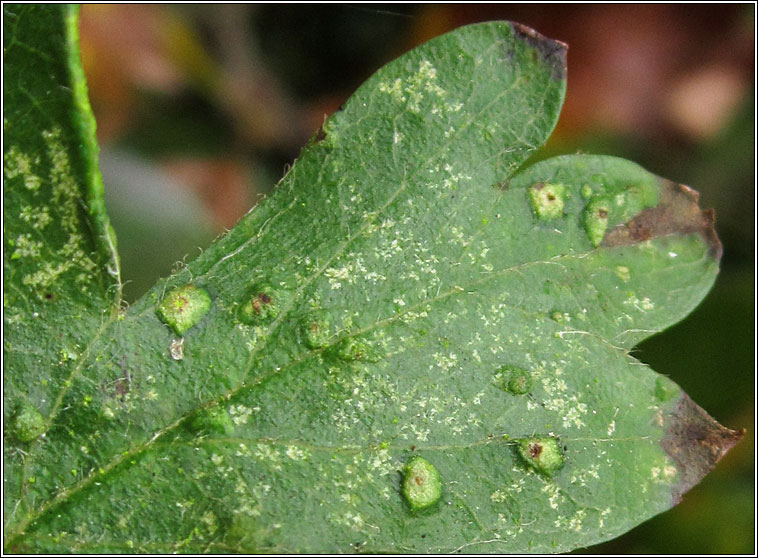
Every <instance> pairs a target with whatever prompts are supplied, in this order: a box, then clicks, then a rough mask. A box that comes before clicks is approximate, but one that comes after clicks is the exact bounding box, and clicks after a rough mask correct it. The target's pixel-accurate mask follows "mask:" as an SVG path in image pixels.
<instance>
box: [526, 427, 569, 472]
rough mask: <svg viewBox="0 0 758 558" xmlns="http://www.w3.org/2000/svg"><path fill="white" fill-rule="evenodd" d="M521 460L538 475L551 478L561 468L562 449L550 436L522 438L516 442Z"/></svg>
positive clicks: (563, 459) (562, 462) (562, 461)
mask: <svg viewBox="0 0 758 558" xmlns="http://www.w3.org/2000/svg"><path fill="white" fill-rule="evenodd" d="M518 452H519V454H520V455H521V457H522V459H523V460H524V461H525V462H526V463H527V465H529V466H530V467H532V468H533V469H534V470H535V471H537V472H538V473H541V474H543V475H545V476H547V477H550V476H553V474H555V473H556V472H557V471H558V470H560V469H561V468H562V467H563V464H564V461H565V458H564V456H563V448H561V445H560V443H559V442H558V440H557V439H556V438H553V437H552V436H545V437H537V436H533V437H531V438H523V439H521V440H519V442H518Z"/></svg>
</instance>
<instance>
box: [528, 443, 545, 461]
mask: <svg viewBox="0 0 758 558" xmlns="http://www.w3.org/2000/svg"><path fill="white" fill-rule="evenodd" d="M541 453H542V446H541V445H540V444H530V445H529V455H531V456H532V459H537V458H538V457H539V456H540V454H541Z"/></svg>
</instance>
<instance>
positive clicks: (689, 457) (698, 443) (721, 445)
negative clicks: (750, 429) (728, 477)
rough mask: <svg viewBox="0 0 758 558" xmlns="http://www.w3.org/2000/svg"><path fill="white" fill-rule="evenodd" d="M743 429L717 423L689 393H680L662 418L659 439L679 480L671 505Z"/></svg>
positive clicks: (716, 460) (706, 472)
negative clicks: (670, 412)
mask: <svg viewBox="0 0 758 558" xmlns="http://www.w3.org/2000/svg"><path fill="white" fill-rule="evenodd" d="M744 433H745V430H744V429H743V430H742V431H736V430H730V429H729V428H726V427H724V426H721V425H720V424H719V423H718V422H716V421H715V420H714V419H713V418H712V417H711V416H710V415H708V413H706V412H705V411H704V410H703V409H702V408H701V407H700V406H699V405H698V404H697V403H695V402H694V401H692V399H690V398H689V396H687V395H686V394H684V395H683V396H682V398H681V399H680V400H679V402H678V403H677V405H676V407H675V408H674V411H673V413H672V414H671V416H670V417H668V418H667V420H666V435H665V436H664V438H663V440H661V446H662V447H663V449H664V451H665V452H666V453H667V454H668V455H669V457H671V458H672V459H673V460H674V462H675V463H676V468H677V470H678V471H679V481H678V482H677V484H676V485H675V486H674V487H673V489H672V494H671V496H672V499H673V503H674V505H676V504H678V503H679V502H680V501H681V499H682V495H683V494H684V493H685V492H687V491H688V490H689V489H690V488H692V487H693V486H695V485H696V484H697V483H699V482H700V480H701V479H702V478H703V477H704V476H705V475H707V474H708V473H709V472H710V471H711V470H712V469H713V467H715V465H716V463H717V462H718V461H719V460H720V459H721V458H722V457H724V455H726V453H727V452H728V451H729V450H730V449H732V447H733V446H734V445H735V444H736V443H737V442H739V441H740V439H741V438H742V436H743V434H744Z"/></svg>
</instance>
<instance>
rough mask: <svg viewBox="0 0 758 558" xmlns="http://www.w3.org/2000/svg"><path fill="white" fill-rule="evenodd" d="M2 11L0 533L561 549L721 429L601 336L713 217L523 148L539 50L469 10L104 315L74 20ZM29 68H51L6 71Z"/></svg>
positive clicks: (286, 544)
mask: <svg viewBox="0 0 758 558" xmlns="http://www.w3.org/2000/svg"><path fill="white" fill-rule="evenodd" d="M4 9H5V10H6V12H5V14H6V17H5V21H6V41H10V43H6V65H7V66H6V68H8V71H10V70H11V69H14V68H18V70H17V72H18V73H17V74H15V76H16V77H14V79H13V80H12V81H11V83H12V84H22V85H23V89H22V87H21V85H19V86H18V87H16V88H15V89H13V87H14V86H13V85H7V84H8V81H9V80H8V76H9V74H8V73H6V91H14V92H15V93H14V96H13V97H8V96H6V102H7V104H8V105H10V106H9V108H7V109H6V110H10V111H13V112H8V113H7V114H10V115H11V117H8V116H6V134H7V135H6V154H5V156H6V167H5V172H6V179H7V180H8V186H7V188H8V189H7V192H8V193H7V196H8V198H11V197H12V199H13V200H16V199H18V200H20V201H18V202H16V201H14V202H13V204H12V205H6V222H7V225H6V226H7V227H9V228H7V229H6V231H8V230H12V234H8V233H7V232H6V259H5V266H6V267H5V269H6V278H7V279H8V280H9V287H8V290H7V291H6V292H8V291H10V293H11V295H12V296H13V297H15V298H12V299H10V300H8V299H6V304H7V305H6V313H7V314H8V315H9V316H10V317H12V316H16V318H13V320H14V321H10V322H9V321H8V318H6V341H5V346H4V349H5V353H6V360H5V362H6V365H5V373H6V380H5V382H6V383H5V406H6V409H10V408H12V407H13V406H14V405H15V406H17V407H18V408H20V409H22V411H21V412H17V414H16V415H6V416H5V420H6V425H9V424H12V423H13V421H14V420H16V419H17V418H18V417H23V420H22V421H21V422H20V423H19V424H20V425H21V426H19V427H15V428H13V429H11V428H8V426H6V431H5V437H4V441H5V456H6V457H5V465H6V473H5V479H6V480H5V483H6V484H5V489H6V490H5V503H4V504H5V510H6V523H5V533H6V535H5V548H6V550H8V551H11V552H35V553H51V552H83V553H119V552H125V553H132V552H140V553H144V552H147V553H159V552H178V553H195V552H209V553H228V552H240V553H251V552H280V553H282V552H293V553H294V552H306V553H352V552H368V553H380V552H409V553H422V552H453V551H462V552H512V553H519V552H561V551H567V550H570V549H573V548H576V547H580V546H587V545H590V544H594V543H597V542H600V541H603V540H606V539H608V538H612V537H615V536H617V535H619V534H621V533H623V532H625V531H627V530H629V529H630V528H631V527H633V526H635V525H637V524H638V523H640V522H641V521H644V520H645V519H647V518H649V517H651V516H653V515H655V514H657V513H660V512H662V511H664V510H666V509H668V508H670V507H671V506H673V505H674V504H675V503H676V502H677V501H678V500H679V499H680V498H681V495H682V494H683V493H684V492H685V491H686V490H687V489H689V488H690V487H691V486H692V485H694V484H695V483H697V482H698V481H699V479H700V478H702V476H703V475H705V474H706V473H707V472H708V471H709V470H710V469H711V468H712V467H713V466H714V464H715V462H716V461H717V460H718V459H719V458H720V457H721V456H722V455H723V454H724V453H725V452H726V451H727V450H728V449H729V448H730V447H731V446H732V445H733V444H734V443H735V442H736V441H737V440H738V439H739V437H740V434H739V433H737V432H733V431H731V430H728V429H726V428H723V427H722V426H720V425H719V424H718V423H716V422H715V421H714V420H713V419H711V418H710V417H709V416H708V415H707V414H706V413H705V412H704V411H703V410H702V409H700V408H699V407H698V406H697V405H696V404H695V403H694V402H692V401H691V400H690V399H689V398H688V397H687V396H686V395H685V394H684V393H683V392H682V391H681V389H680V388H679V387H678V386H677V385H676V384H674V383H673V382H671V381H670V380H668V379H667V378H666V377H665V376H662V375H660V374H657V373H656V372H654V371H653V370H651V369H650V368H649V367H647V366H645V365H644V364H643V363H641V362H639V361H637V360H636V359H635V358H634V357H633V356H632V355H631V354H630V351H631V349H632V348H633V346H634V345H635V344H636V343H638V342H639V341H640V340H642V339H644V338H646V337H648V336H649V335H652V334H654V333H655V332H658V331H661V330H662V329H664V328H665V327H667V326H669V325H671V324H673V323H675V322H676V321H677V320H680V319H682V318H683V317H684V316H686V315H687V313H689V312H690V311H691V310H692V309H693V308H694V307H695V306H696V305H697V304H698V302H699V301H700V300H701V299H702V298H703V296H705V294H706V293H707V292H708V290H709V289H710V287H711V285H712V284H713V281H714V279H715V277H716V274H717V271H718V261H719V258H720V255H721V247H720V244H719V241H718V238H717V237H716V234H715V232H714V229H713V215H712V213H711V212H707V211H701V210H700V209H699V208H698V206H697V194H696V193H695V192H694V191H692V190H690V189H689V188H687V187H685V186H680V185H677V184H673V183H671V182H669V181H666V180H663V179H660V178H658V177H655V176H653V175H651V174H650V173H648V172H647V171H645V170H643V169H642V168H640V167H639V166H637V165H635V164H633V163H630V162H628V161H624V160H620V159H616V158H613V157H601V156H588V155H571V156H564V157H557V158H553V159H549V160H546V161H543V162H540V163H538V164H535V165H532V166H527V165H526V161H527V159H528V158H529V157H530V155H531V154H533V153H534V152H535V151H536V150H537V149H538V148H539V147H540V146H541V145H543V144H544V142H545V141H546V139H547V138H548V136H549V134H550V132H551V131H552V129H553V128H554V126H555V123H556V121H557V118H558V114H559V111H560V107H561V104H562V102H563V98H564V93H565V86H566V75H565V74H566V66H565V52H566V47H565V45H563V44H562V43H559V42H556V41H552V40H550V39H547V38H545V37H542V36H541V35H539V34H538V33H536V32H534V31H532V30H530V29H528V28H525V27H523V26H521V25H519V24H514V23H509V22H488V23H482V24H476V25H471V26H467V27H462V28H459V29H457V30H455V31H453V32H451V33H448V34H446V35H443V36H440V37H437V38H436V39H433V40H432V41H430V42H428V43H426V44H424V45H422V46H420V47H418V48H416V49H414V50H413V51H411V52H409V53H407V54H405V55H403V56H401V57H400V58H398V59H397V60H395V61H393V62H391V63H389V64H388V65H386V66H385V67H383V68H382V69H380V70H379V71H378V72H377V73H376V74H374V75H373V76H372V77H371V78H370V79H369V80H368V81H367V82H366V83H365V84H364V85H363V86H361V87H360V88H359V89H358V91H357V92H356V93H355V94H354V95H353V97H351V99H350V100H349V101H348V102H347V103H346V104H345V105H344V107H343V108H342V110H340V111H338V112H337V113H336V114H334V115H332V117H330V118H329V119H328V120H327V121H326V122H325V124H324V126H323V127H322V129H321V130H319V132H318V133H317V134H316V135H315V136H314V137H313V138H312V140H311V141H310V142H309V144H308V145H307V146H306V147H305V148H304V150H303V152H302V153H301V155H300V157H299V158H298V160H297V161H296V163H295V164H294V165H293V167H292V168H291V169H290V170H289V172H288V173H287V174H286V175H285V176H284V177H283V178H282V180H281V181H280V183H279V184H278V186H277V188H276V190H275V191H274V193H273V194H272V195H271V196H269V197H268V199H266V200H265V201H264V202H263V203H261V204H259V205H258V206H256V207H255V208H254V209H253V210H251V211H250V213H249V214H248V215H246V216H245V217H244V218H243V219H242V220H241V221H240V222H239V223H238V224H237V225H236V226H235V227H234V228H233V229H232V230H230V231H229V232H228V233H226V234H225V235H224V236H223V237H221V238H219V239H217V241H216V242H215V243H214V244H213V245H212V246H210V247H209V248H208V249H207V250H205V251H204V252H203V254H202V255H201V256H200V257H198V258H197V259H196V260H195V261H193V262H191V263H190V264H189V265H187V266H186V267H185V268H184V269H182V270H180V271H179V272H177V273H176V274H175V275H173V276H171V277H169V278H167V279H165V280H162V281H160V282H159V283H158V284H157V285H156V286H155V287H154V288H153V289H152V290H151V291H150V292H148V293H147V294H146V295H145V296H144V297H143V298H142V299H140V300H139V301H137V302H136V303H135V304H134V305H132V306H131V307H130V308H128V310H122V309H121V307H120V301H119V299H118V296H117V293H118V292H119V287H118V281H117V274H116V273H113V270H114V269H116V268H115V265H116V264H115V263H114V262H115V256H114V255H113V251H112V248H110V247H112V246H113V241H112V238H113V237H112V234H110V232H109V229H108V227H107V218H106V216H105V213H104V211H102V203H101V200H102V196H101V191H100V189H99V186H97V187H95V186H91V185H92V184H95V185H98V184H99V182H97V179H96V178H95V177H96V176H97V172H96V166H95V165H94V156H95V153H96V149H95V148H94V143H93V142H94V139H93V137H94V136H93V135H92V127H91V125H90V124H88V125H87V127H83V126H82V125H81V124H80V123H81V122H85V121H86V122H90V120H89V119H90V118H91V117H90V115H89V109H88V107H87V105H86V98H85V97H82V96H81V95H79V94H77V93H76V91H77V87H79V89H78V91H80V92H81V91H83V87H84V85H83V82H82V81H81V76H80V70H79V69H78V62H76V60H75V58H76V46H75V45H76V40H75V32H74V30H73V23H72V21H73V17H74V15H73V14H74V12H73V11H72V10H71V9H70V8H67V7H63V6H46V7H29V6H25V7H17V6H7V7H5V8H4ZM42 28H44V29H46V31H45V32H41V29H42ZM55 37H58V38H57V39H55ZM43 61H45V62H46V63H49V64H51V65H53V66H55V64H62V68H63V70H61V71H60V72H59V73H58V74H56V73H55V72H52V71H51V72H47V71H43V72H40V73H44V74H46V76H45V79H48V78H49V79H50V80H55V83H54V84H49V83H47V82H46V81H41V82H40V83H39V84H37V83H36V82H35V83H30V82H28V81H24V80H29V79H31V78H29V77H28V76H29V75H30V72H29V67H30V65H31V64H37V65H39V64H42V63H43ZM61 61H63V62H61ZM48 74H49V75H48ZM35 75H36V74H35ZM35 79H36V78H35ZM40 79H41V78H40ZM73 82H76V83H73ZM77 83H78V85H76V84H77ZM48 90H49V91H51V93H50V97H51V98H53V99H55V101H54V104H55V106H56V107H57V106H58V105H59V104H60V105H61V106H62V107H63V108H62V109H61V110H52V109H50V110H49V111H48V108H47V107H48V105H47V104H46V102H42V100H43V99H47V97H46V95H47V93H46V91H48ZM71 90H73V91H74V95H73V100H72V96H71ZM51 106H52V105H51ZM26 115H36V117H37V118H38V119H39V122H36V121H35V122H30V123H29V124H23V125H22V124H20V123H23V122H24V120H23V119H24V118H26ZM20 129H23V130H24V133H23V134H20V133H19V135H17V136H13V135H10V134H9V130H20ZM50 129H52V130H58V129H59V130H60V132H58V134H59V136H60V137H61V138H67V137H68V134H80V135H79V136H75V135H74V136H72V137H76V138H80V141H81V143H82V144H84V145H85V146H90V147H85V148H84V149H82V150H81V151H79V152H77V150H76V149H75V146H74V144H75V143H76V142H75V141H71V145H70V146H69V147H68V148H67V150H66V153H68V160H69V161H81V162H80V163H79V164H81V165H82V167H83V168H84V169H85V171H82V172H81V173H80V174H74V173H75V171H73V170H72V171H71V172H70V173H69V174H67V176H69V175H70V176H72V177H73V178H72V179H71V180H70V182H72V184H75V185H76V187H78V188H79V190H80V192H79V193H78V194H75V193H74V192H73V190H71V191H69V193H68V194H67V195H69V196H70V198H66V199H78V202H77V203H78V205H77V207H78V208H79V213H77V215H78V216H79V217H78V220H77V221H76V222H77V223H78V225H77V226H78V227H79V229H77V234H79V236H80V237H81V238H82V239H83V240H82V242H85V241H86V242H87V243H88V245H87V246H88V248H87V249H84V248H82V253H83V254H84V256H86V257H87V258H88V259H89V261H92V262H93V264H92V265H89V264H87V265H80V266H78V267H77V269H76V272H77V273H74V269H73V264H71V265H72V267H71V269H70V270H69V269H66V270H65V271H63V272H61V273H59V274H58V275H56V276H55V277H53V278H52V279H51V280H50V285H49V288H50V290H51V291H52V290H53V289H54V290H55V293H60V295H58V296H57V298H54V299H53V303H48V302H49V301H47V300H46V297H45V294H44V293H46V292H47V291H45V290H44V289H42V290H40V289H39V285H30V284H27V283H25V282H24V280H23V277H26V276H27V275H28V274H29V273H30V272H32V266H34V265H36V266H40V265H46V264H47V262H53V264H55V262H56V261H58V260H56V259H55V258H56V254H57V253H58V252H59V250H58V251H56V250H52V249H50V248H47V246H53V245H54V244H53V243H54V242H58V243H61V242H62V241H61V240H56V239H58V238H59V237H61V238H62V237H64V235H65V234H67V233H71V234H73V232H72V231H69V229H67V228H66V227H68V226H70V225H71V223H70V222H69V221H67V220H66V219H65V218H64V217H66V215H67V214H65V213H62V212H63V211H64V210H63V209H60V210H57V209H56V211H59V212H60V213H55V219H53V217H54V215H53V209H50V210H49V214H50V217H51V222H50V223H48V225H47V226H48V227H50V229H49V230H50V231H51V232H50V234H51V235H52V237H51V239H50V240H48V239H47V234H48V232H47V229H46V228H45V230H39V231H37V230H36V229H35V224H37V223H38V222H39V217H35V218H30V219H29V220H27V219H26V218H25V217H24V215H25V214H31V215H40V214H41V212H42V210H41V209H40V208H41V207H42V205H41V203H40V202H39V201H38V199H42V196H39V198H37V197H35V195H34V192H33V191H32V192H27V190H29V187H28V185H26V180H27V179H28V177H29V176H31V174H32V171H31V170H29V169H30V168H31V169H33V170H34V173H33V174H34V176H39V177H40V178H39V179H38V180H39V181H40V183H41V186H40V187H39V188H38V189H39V190H41V189H43V188H46V189H48V190H49V191H52V192H53V195H55V194H54V192H55V188H56V184H57V182H56V180H58V178H57V177H58V175H57V174H54V173H53V171H52V170H50V171H49V172H47V170H46V166H50V167H53V168H54V167H55V164H56V161H57V160H58V158H57V155H56V153H57V152H56V153H50V150H49V148H48V147H46V144H45V143H44V141H43V140H40V139H39V138H40V137H42V138H44V137H45V136H44V132H41V131H40V130H50ZM27 136H28V138H27ZM9 138H10V140H9ZM26 141H28V142H29V143H25V142H26ZM61 141H63V139H61ZM33 142H36V143H33ZM16 145H18V147H16V148H15V149H16V151H13V149H14V146H16ZM64 145H68V144H64ZM12 153H15V154H16V155H14V157H15V158H14V157H9V154H12ZM18 154H28V155H27V158H28V159H29V161H31V163H30V165H31V166H30V165H27V167H23V165H22V164H21V163H20V162H19V161H20V159H19V156H18ZM37 154H39V155H37ZM35 157H39V159H36V158H35ZM9 160H10V161H15V164H14V165H8V161H9ZM71 165H72V168H73V165H74V163H73V162H72V163H71ZM87 169H88V170H87ZM14 172H15V173H16V174H15V175H14V176H9V173H10V174H13V173H14ZM11 179H13V180H11ZM73 187H74V186H72V188H73ZM77 196H78V197H77ZM48 197H49V196H48ZM23 204H28V205H30V206H31V207H32V209H31V210H30V211H27V212H26V213H25V212H24V209H23V207H25V206H23ZM56 205H57V206H58V207H61V208H64V207H65V206H64V205H62V204H56ZM22 206H23V207H22ZM30 212H31V213H30ZM35 219H36V220H35ZM56 223H58V224H56ZM53 226H56V227H58V228H57V229H53V228H52V227H53ZM10 227H12V229H10ZM52 231H58V232H57V233H56V234H57V236H56V235H55V234H53V232H52ZM25 234H28V235H31V236H30V239H31V240H35V241H38V242H39V243H40V246H39V248H38V249H37V251H38V253H37V254H36V255H34V254H33V253H30V249H27V250H26V252H24V253H22V257H19V258H16V259H14V258H13V256H12V254H13V253H14V252H13V250H21V248H20V246H22V245H24V244H23V243H24V242H25V241H20V240H19V239H20V238H21V237H22V235H25ZM37 239H38V240H37ZM11 240H12V241H13V242H14V243H15V244H13V245H11V244H10V241H11ZM103 245H105V246H103ZM55 246H57V245H55ZM106 247H107V248H108V249H106ZM19 253H21V252H19ZM8 254H11V255H10V256H8ZM84 256H83V257H84ZM64 261H68V260H64ZM59 265H60V264H59ZM79 267H82V268H83V270H84V271H83V273H84V272H86V273H84V278H82V279H79V275H78V272H79V269H78V268H79ZM109 269H110V270H111V273H109V272H108V270H109ZM47 286H48V285H46V287H47ZM85 286H86V287H88V289H89V290H88V291H87V292H86V294H87V295H88V296H86V297H82V296H81V295H80V294H79V293H80V292H81V293H83V292H84V291H82V289H84V287H85ZM96 287H97V288H96ZM40 292H42V293H43V294H42V296H41V298H40V296H39V293H40ZM113 293H116V295H115V296H113ZM9 308H10V309H11V310H10V311H9ZM43 309H44V311H45V313H44V315H43V313H42V310H43ZM33 312H37V313H38V314H39V315H38V316H34V315H33V314H32V313H33ZM74 317H75V318H76V319H75V320H74V319H72V318H74ZM42 322H44V325H39V324H42ZM45 328H48V329H45ZM43 336H44V337H43ZM43 339H44V341H43ZM69 346H70V347H71V350H72V352H71V353H66V355H67V356H66V357H65V358H64V357H63V356H61V355H62V353H61V349H60V347H69ZM8 357H11V358H8ZM21 403H23V405H20V404H21ZM19 405H20V406H19ZM30 406H31V407H33V409H36V412H38V413H39V416H40V417H41V426H40V420H39V419H38V418H37V417H36V416H35V415H34V414H33V413H31V411H28V409H29V408H30ZM27 411H28V412H27ZM6 412H7V411H6ZM37 431H39V432H38V434H37V435H36V436H35V435H34V434H35V432H37ZM19 433H20V435H19Z"/></svg>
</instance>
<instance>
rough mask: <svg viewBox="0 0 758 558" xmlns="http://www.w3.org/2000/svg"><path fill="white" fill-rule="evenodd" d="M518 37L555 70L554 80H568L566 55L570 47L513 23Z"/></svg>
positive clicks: (529, 28)
mask: <svg viewBox="0 0 758 558" xmlns="http://www.w3.org/2000/svg"><path fill="white" fill-rule="evenodd" d="M511 26H512V27H513V31H514V33H515V34H516V37H518V38H519V39H521V40H522V41H524V42H525V43H527V44H528V45H529V46H531V47H532V48H534V49H535V51H536V52H537V54H538V55H539V57H540V58H541V59H542V60H543V61H544V62H545V63H546V64H548V65H549V66H550V67H551V68H552V69H553V78H555V79H556V80H560V81H562V80H565V79H566V53H567V51H568V45H567V44H566V43H564V42H562V41H557V40H555V39H548V38H547V37H545V36H544V35H542V34H540V33H538V32H537V31H535V30H534V29H532V28H531V27H527V26H526V25H523V24H521V23H515V22H511Z"/></svg>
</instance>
